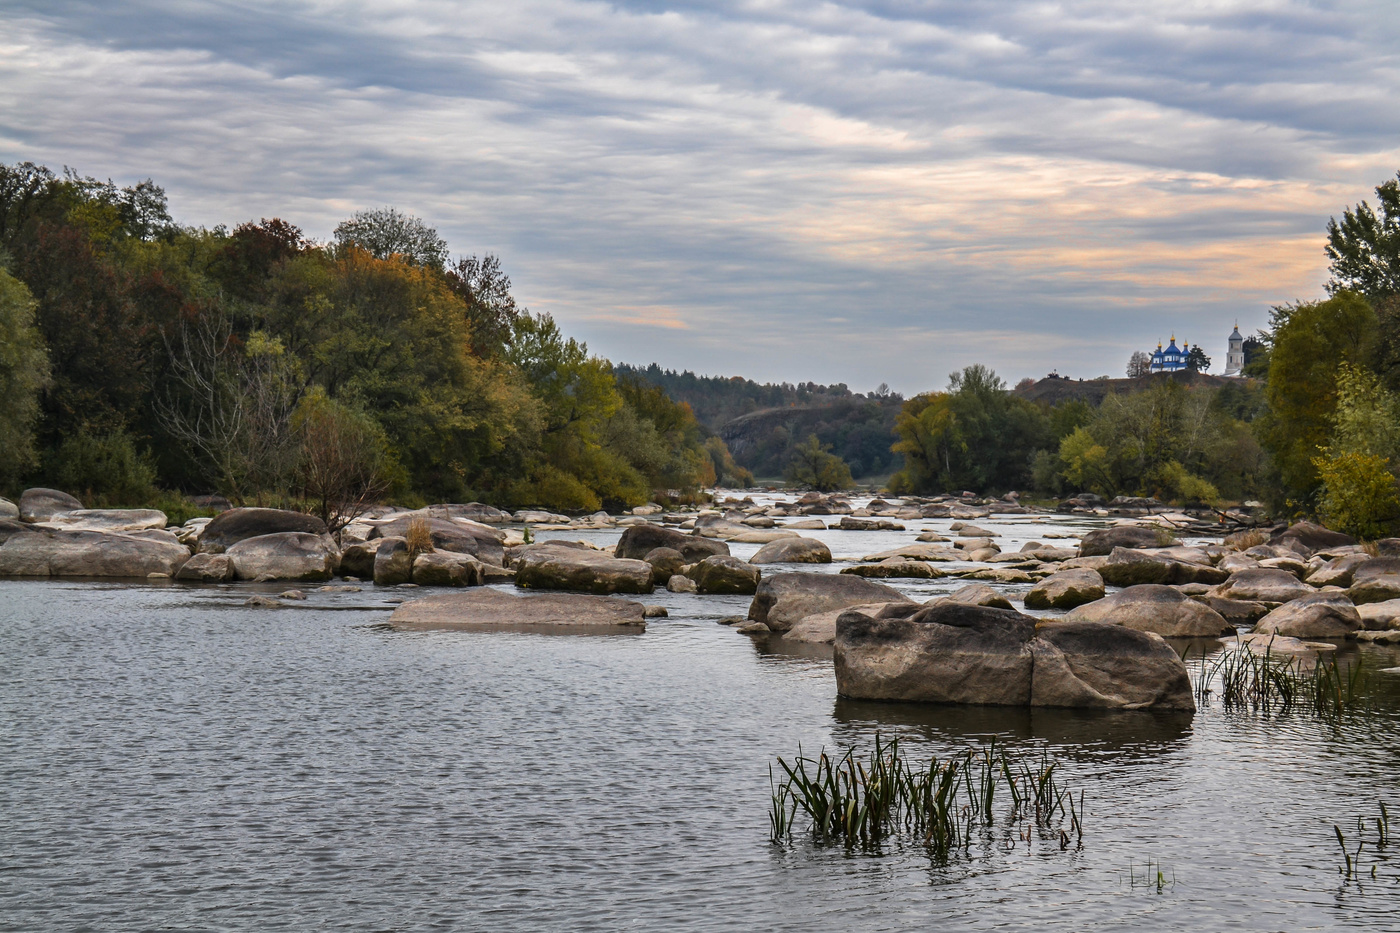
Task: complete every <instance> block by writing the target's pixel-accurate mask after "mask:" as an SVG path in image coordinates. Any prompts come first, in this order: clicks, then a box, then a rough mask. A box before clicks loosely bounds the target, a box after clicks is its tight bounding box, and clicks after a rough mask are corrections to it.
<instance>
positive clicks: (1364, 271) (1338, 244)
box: [1326, 172, 1400, 301]
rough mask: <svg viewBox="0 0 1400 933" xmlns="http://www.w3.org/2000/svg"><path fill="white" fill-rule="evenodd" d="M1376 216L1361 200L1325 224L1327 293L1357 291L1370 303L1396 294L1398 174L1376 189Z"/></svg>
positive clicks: (1399, 279)
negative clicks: (1329, 270)
mask: <svg viewBox="0 0 1400 933" xmlns="http://www.w3.org/2000/svg"><path fill="white" fill-rule="evenodd" d="M1376 198H1377V200H1378V203H1379V205H1380V214H1379V216H1377V214H1376V212H1375V211H1374V210H1373V209H1372V208H1371V205H1370V204H1367V203H1366V202H1365V201H1362V202H1361V203H1360V204H1358V205H1356V207H1354V208H1347V209H1346V210H1344V211H1342V220H1341V223H1338V222H1337V219H1336V218H1335V217H1334V218H1330V219H1329V220H1328V221H1327V248H1326V252H1327V258H1328V259H1330V260H1331V261H1332V262H1331V266H1330V268H1331V272H1332V279H1331V281H1329V282H1328V283H1327V291H1328V293H1329V294H1332V295H1336V294H1337V293H1339V292H1341V291H1344V290H1345V291H1353V292H1360V293H1361V294H1363V295H1365V296H1366V297H1367V298H1370V299H1372V300H1373V301H1374V300H1376V299H1379V298H1383V297H1385V296H1386V295H1394V294H1397V293H1400V172H1398V173H1396V176H1395V178H1392V179H1390V180H1389V181H1386V182H1382V183H1381V184H1380V185H1379V186H1378V187H1377V188H1376Z"/></svg>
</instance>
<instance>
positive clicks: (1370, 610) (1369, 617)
mask: <svg viewBox="0 0 1400 933" xmlns="http://www.w3.org/2000/svg"><path fill="white" fill-rule="evenodd" d="M1356 612H1357V614H1358V615H1360V616H1361V625H1362V627H1363V628H1365V629H1366V630H1367V631H1369V632H1383V631H1387V630H1393V629H1400V599H1387V600H1385V601H1384V602H1379V603H1366V604H1365V605H1363V606H1357V607H1356Z"/></svg>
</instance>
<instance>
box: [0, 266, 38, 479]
mask: <svg viewBox="0 0 1400 933" xmlns="http://www.w3.org/2000/svg"><path fill="white" fill-rule="evenodd" d="M34 309H35V301H34V298H33V296H31V295H30V294H29V289H27V288H25V287H24V283H22V282H20V281H19V280H18V279H16V278H14V277H13V276H11V275H10V274H9V273H8V272H6V271H5V270H4V269H3V268H0V398H3V399H4V400H5V403H4V404H3V405H0V488H7V487H10V486H13V485H14V484H15V483H16V482H17V481H18V480H19V477H20V475H21V474H22V473H24V472H25V471H26V470H27V469H29V468H30V467H31V466H33V465H34V463H35V462H36V457H35V447H34V425H35V422H36V421H37V420H38V418H39V393H40V392H41V391H42V390H43V389H44V388H45V387H46V386H48V384H49V358H48V353H47V352H46V351H45V349H44V340H43V337H41V336H40V334H39V329H38V327H36V326H35V323H34Z"/></svg>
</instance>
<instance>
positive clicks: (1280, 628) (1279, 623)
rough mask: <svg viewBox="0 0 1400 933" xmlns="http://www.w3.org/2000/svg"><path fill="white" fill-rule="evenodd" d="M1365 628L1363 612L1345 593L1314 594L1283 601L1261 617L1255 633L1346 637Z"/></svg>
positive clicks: (1302, 636)
mask: <svg viewBox="0 0 1400 933" xmlns="http://www.w3.org/2000/svg"><path fill="white" fill-rule="evenodd" d="M1361 627H1362V622H1361V615H1360V613H1358V612H1357V611H1356V607H1355V606H1353V605H1352V603H1351V600H1349V599H1347V598H1346V595H1345V594H1343V593H1314V594H1312V595H1311V596H1304V597H1302V598H1301V599H1295V600H1293V601H1292V602H1289V603H1284V604H1283V605H1282V606H1279V607H1278V608H1277V609H1275V610H1274V611H1273V612H1271V613H1269V614H1268V615H1266V616H1264V618H1262V619H1260V620H1259V624H1258V625H1256V626H1255V627H1254V634H1256V635H1288V636H1290V637H1292V638H1345V637H1347V636H1348V635H1350V634H1351V633H1352V632H1355V631H1359V630H1360V629H1361Z"/></svg>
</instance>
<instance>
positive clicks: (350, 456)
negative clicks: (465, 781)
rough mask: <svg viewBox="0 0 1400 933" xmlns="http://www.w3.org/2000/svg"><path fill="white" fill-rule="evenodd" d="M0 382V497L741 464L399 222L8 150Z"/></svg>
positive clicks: (607, 480) (439, 492) (250, 497)
mask: <svg viewBox="0 0 1400 933" xmlns="http://www.w3.org/2000/svg"><path fill="white" fill-rule="evenodd" d="M0 389H3V390H4V392H5V395H6V400H7V401H6V405H5V406H4V408H3V412H0V489H4V490H11V489H15V488H18V487H19V486H20V485H22V484H30V485H34V484H40V485H55V486H61V487H62V488H64V489H68V490H72V491H74V492H76V493H79V494H82V495H83V496H84V498H85V499H86V500H88V501H89V502H90V503H104V502H107V503H119V502H120V503H125V504H132V503H136V502H140V501H146V500H149V499H150V498H151V497H152V496H154V495H155V492H154V490H155V489H156V488H158V487H159V488H165V489H172V490H181V491H185V492H217V493H220V494H222V495H226V496H229V497H230V498H232V499H234V500H235V501H242V502H253V501H266V500H268V499H270V498H275V499H280V500H282V501H286V500H287V499H288V498H292V499H296V500H298V501H300V502H303V503H311V504H312V505H313V506H314V507H315V508H317V509H318V510H320V511H324V512H328V513H329V512H330V511H333V510H334V509H335V508H337V507H341V506H344V504H345V503H346V501H347V500H352V499H354V498H356V497H361V498H362V497H365V496H392V497H393V498H395V499H396V500H399V501H404V502H408V503H412V502H424V501H442V500H454V501H467V500H481V501H486V502H492V503H496V504H500V505H510V506H544V507H550V508H556V509H569V510H593V509H597V508H600V507H603V506H612V507H621V506H631V505H637V504H640V503H642V502H644V501H647V500H648V499H650V498H652V497H654V496H655V495H657V494H658V493H661V494H666V493H671V494H673V495H677V496H679V497H681V498H685V497H687V496H693V495H694V494H695V493H696V492H697V490H699V489H700V488H702V487H704V486H707V485H710V484H712V483H714V482H715V481H716V480H717V479H720V478H722V477H723V476H724V475H725V474H726V473H727V474H729V475H730V477H731V478H736V477H735V476H734V474H736V473H737V472H738V471H737V469H736V467H735V464H734V463H733V461H732V458H730V457H729V455H728V451H727V449H726V448H725V446H724V444H723V442H722V441H721V440H719V439H718V438H716V437H714V436H713V435H712V433H711V432H708V431H705V430H704V429H703V428H702V427H701V426H700V424H699V423H698V422H697V421H696V419H695V417H694V415H693V414H692V413H691V411H690V409H689V407H688V406H686V405H684V404H681V403H676V402H673V401H671V399H670V398H669V397H668V396H667V395H666V394H665V393H664V392H662V391H660V390H658V389H656V388H655V387H653V386H651V385H650V384H648V383H645V382H643V381H641V380H639V379H636V378H634V377H632V376H630V375H628V374H625V373H622V374H615V373H614V372H613V369H612V366H611V364H610V363H609V362H608V361H606V360H603V359H600V358H598V357H596V356H594V355H593V354H591V353H590V352H589V351H588V348H587V347H586V346H585V345H584V344H582V343H579V342H578V341H576V340H574V339H572V338H570V337H568V336H567V335H565V334H564V333H563V332H562V331H561V330H560V328H559V327H558V325H557V324H556V322H555V321H553V320H552V319H551V318H550V317H549V316H548V315H539V314H531V313H530V312H529V311H528V310H526V309H524V308H521V307H518V306H517V304H516V303H515V300H514V298H513V297H512V295H511V283H510V279H509V278H508V277H507V275H506V274H505V272H504V270H503V269H502V268H501V265H500V263H499V261H498V260H497V259H496V258H495V257H494V256H484V257H477V256H464V257H458V258H455V259H454V258H452V254H451V253H450V251H449V249H448V245H447V243H446V242H445V241H444V240H443V239H442V238H441V237H440V236H438V234H437V233H436V231H435V230H433V229H432V228H431V227H430V226H428V225H427V224H426V223H424V222H423V221H421V220H419V219H417V218H415V217H412V216H408V215H405V214H402V213H400V212H398V211H395V210H393V209H383V210H373V211H364V212H360V213H358V214H356V215H355V216H354V217H352V218H350V219H348V220H346V221H345V222H344V223H342V224H341V225H340V226H338V227H337V228H336V230H335V235H334V239H333V240H332V241H330V242H327V243H318V242H313V241H311V240H309V239H308V238H306V237H305V236H304V235H303V234H302V232H301V231H300V230H299V229H298V228H297V227H296V226H294V225H293V224H291V223H289V222H287V221H285V220H281V219H270V220H269V219H264V220H260V221H256V222H252V221H250V222H246V223H242V224H239V225H237V226H235V227H233V228H232V229H229V228H226V227H223V226H219V227H216V228H214V229H212V230H207V229H202V228H193V227H188V226H183V225H181V224H179V223H177V222H176V221H175V220H174V219H173V218H172V217H171V216H170V214H169V212H168V209H167V203H166V198H165V194H164V192H163V191H162V190H161V189H160V188H159V187H158V186H157V185H156V184H154V183H153V182H150V181H146V182H142V183H141V184H138V185H135V186H132V187H126V188H121V187H118V186H116V185H114V184H113V183H111V182H101V181H98V180H96V179H92V178H85V177H81V176H79V175H77V174H76V173H73V172H71V171H69V172H66V173H65V174H62V175H58V174H55V173H54V172H52V171H50V170H48V169H47V168H44V167H41V166H36V165H32V164H28V163H25V164H20V165H7V166H0ZM737 478H739V479H742V478H743V476H742V474H739V475H738V476H737Z"/></svg>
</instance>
